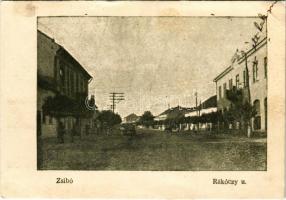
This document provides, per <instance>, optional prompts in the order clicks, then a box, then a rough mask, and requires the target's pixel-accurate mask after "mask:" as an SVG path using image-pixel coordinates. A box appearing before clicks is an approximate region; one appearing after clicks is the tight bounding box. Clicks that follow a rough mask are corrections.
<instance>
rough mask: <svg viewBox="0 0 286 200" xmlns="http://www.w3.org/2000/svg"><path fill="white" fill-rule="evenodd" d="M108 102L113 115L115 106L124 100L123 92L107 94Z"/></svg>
mask: <svg viewBox="0 0 286 200" xmlns="http://www.w3.org/2000/svg"><path fill="white" fill-rule="evenodd" d="M109 100H110V101H111V105H110V108H111V110H112V112H113V113H114V111H115V108H116V104H118V103H119V102H120V101H123V100H125V98H124V93H123V92H111V93H109Z"/></svg>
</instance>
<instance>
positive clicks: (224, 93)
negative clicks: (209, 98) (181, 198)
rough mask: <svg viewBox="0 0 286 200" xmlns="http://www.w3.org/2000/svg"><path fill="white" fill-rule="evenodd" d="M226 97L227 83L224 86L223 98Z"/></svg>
mask: <svg viewBox="0 0 286 200" xmlns="http://www.w3.org/2000/svg"><path fill="white" fill-rule="evenodd" d="M225 95H226V83H224V84H223V96H224V97H225Z"/></svg>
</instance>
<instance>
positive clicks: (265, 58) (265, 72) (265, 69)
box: [264, 57, 267, 78]
mask: <svg viewBox="0 0 286 200" xmlns="http://www.w3.org/2000/svg"><path fill="white" fill-rule="evenodd" d="M264 77H265V78H267V57H264Z"/></svg>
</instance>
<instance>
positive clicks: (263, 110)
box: [214, 37, 267, 130]
mask: <svg viewBox="0 0 286 200" xmlns="http://www.w3.org/2000/svg"><path fill="white" fill-rule="evenodd" d="M246 65H247V67H248V74H249V78H248V77H247V70H246ZM248 80H249V81H248ZM214 82H215V83H216V93H217V101H218V110H221V111H222V112H223V111H224V110H226V109H229V106H230V102H229V101H228V99H227V98H226V91H227V90H230V89H232V88H233V87H236V88H241V89H242V90H243V94H245V95H247V92H246V89H247V87H248V86H249V90H250V101H251V102H250V103H251V104H252V105H254V106H255V108H256V112H257V114H256V116H255V117H254V118H253V120H252V127H253V129H254V130H266V129H267V38H266V37H265V38H263V39H262V40H260V41H259V42H258V43H257V45H256V46H255V47H253V48H252V49H250V50H249V51H247V52H245V54H244V55H241V56H238V57H237V59H236V60H235V61H234V62H233V64H232V65H230V66H229V67H228V68H226V69H225V70H224V71H223V72H221V73H220V74H219V75H218V76H217V77H216V78H215V79H214Z"/></svg>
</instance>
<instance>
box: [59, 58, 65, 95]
mask: <svg viewBox="0 0 286 200" xmlns="http://www.w3.org/2000/svg"><path fill="white" fill-rule="evenodd" d="M59 76H60V77H59V78H60V83H61V89H62V91H63V92H64V91H65V69H64V65H63V63H62V62H60V70H59Z"/></svg>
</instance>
